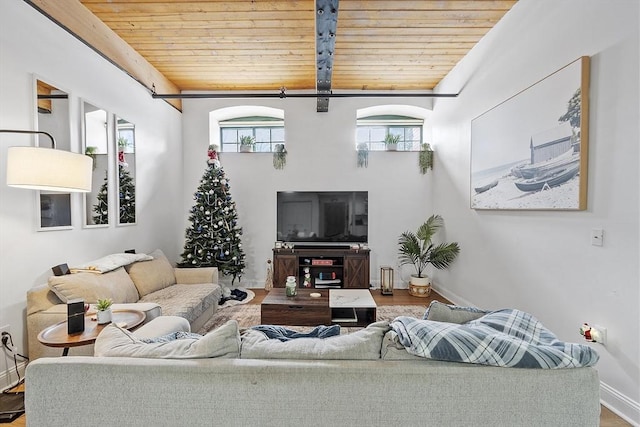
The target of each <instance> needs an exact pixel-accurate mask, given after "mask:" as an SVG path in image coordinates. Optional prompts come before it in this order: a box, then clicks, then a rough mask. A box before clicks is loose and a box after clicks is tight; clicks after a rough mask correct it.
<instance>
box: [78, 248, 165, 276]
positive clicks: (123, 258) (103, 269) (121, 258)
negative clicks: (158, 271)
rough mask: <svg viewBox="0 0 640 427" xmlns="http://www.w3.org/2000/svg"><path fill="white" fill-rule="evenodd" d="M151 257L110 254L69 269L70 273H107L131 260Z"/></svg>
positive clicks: (150, 258)
mask: <svg viewBox="0 0 640 427" xmlns="http://www.w3.org/2000/svg"><path fill="white" fill-rule="evenodd" d="M152 259H153V257H152V256H150V255H147V254H128V253H121V254H111V255H107V256H105V257H102V258H100V259H97V260H95V261H91V262H87V263H84V264H82V265H79V266H77V267H71V268H70V269H69V270H70V271H71V272H72V273H107V272H109V271H112V270H115V269H116V268H120V267H124V266H125V265H129V264H131V263H133V262H137V261H151V260H152Z"/></svg>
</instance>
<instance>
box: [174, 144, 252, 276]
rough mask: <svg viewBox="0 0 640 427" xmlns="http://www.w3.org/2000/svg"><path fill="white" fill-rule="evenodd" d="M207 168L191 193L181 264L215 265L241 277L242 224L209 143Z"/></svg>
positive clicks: (213, 148) (242, 263) (222, 272)
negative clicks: (191, 201) (188, 224)
mask: <svg viewBox="0 0 640 427" xmlns="http://www.w3.org/2000/svg"><path fill="white" fill-rule="evenodd" d="M208 156H209V159H208V161H207V168H206V170H205V172H204V175H203V176H202V180H200V185H199V186H198V189H197V190H196V192H195V193H194V195H193V198H194V200H195V204H194V206H193V207H192V208H191V211H190V215H189V222H190V223H191V226H190V227H189V228H187V230H186V237H185V239H186V242H185V245H184V252H183V253H182V261H181V262H180V263H178V265H179V266H180V267H218V270H219V271H220V273H221V274H225V275H231V276H233V279H232V282H231V283H233V282H235V280H236V278H238V279H240V278H241V277H242V272H243V270H244V267H245V264H244V260H245V255H244V251H243V249H242V242H241V240H240V236H242V228H241V227H240V226H239V225H238V214H237V212H236V205H235V202H234V201H233V200H231V193H230V190H229V180H228V179H227V178H226V177H225V175H224V170H223V169H222V167H221V166H220V162H219V161H218V154H217V152H216V149H215V146H213V145H212V146H209V152H208Z"/></svg>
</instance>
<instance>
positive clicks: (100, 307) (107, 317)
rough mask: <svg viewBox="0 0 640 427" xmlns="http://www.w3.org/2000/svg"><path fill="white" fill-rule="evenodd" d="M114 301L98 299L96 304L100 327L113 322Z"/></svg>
mask: <svg viewBox="0 0 640 427" xmlns="http://www.w3.org/2000/svg"><path fill="white" fill-rule="evenodd" d="M112 304H113V300H112V299H111V298H105V299H98V301H97V303H96V310H97V311H96V317H97V319H98V325H104V324H105V323H109V322H111V305H112Z"/></svg>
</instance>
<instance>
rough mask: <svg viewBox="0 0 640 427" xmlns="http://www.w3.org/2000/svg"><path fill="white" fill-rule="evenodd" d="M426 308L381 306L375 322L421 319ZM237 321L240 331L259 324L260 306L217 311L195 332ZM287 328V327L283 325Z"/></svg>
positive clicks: (419, 306)
mask: <svg viewBox="0 0 640 427" xmlns="http://www.w3.org/2000/svg"><path fill="white" fill-rule="evenodd" d="M426 309H427V307H426V306H422V305H383V306H379V307H378V309H377V310H376V312H377V320H378V321H381V320H389V321H391V320H393V319H395V318H396V317H398V316H410V317H416V318H422V315H423V314H424V312H425V310H426ZM232 319H234V320H237V321H238V325H239V326H240V329H247V328H250V327H251V326H255V325H259V324H260V305H259V304H246V305H235V306H232V307H227V308H225V309H224V310H218V311H216V313H215V314H214V315H213V317H212V318H211V320H209V321H208V322H207V323H206V324H205V325H204V326H203V327H202V329H201V330H200V331H197V332H198V333H199V334H205V333H207V332H208V331H210V330H213V329H215V328H217V327H218V326H221V325H223V324H225V323H226V322H227V321H229V320H232ZM284 326H287V325H284ZM291 329H294V330H299V331H305V330H308V329H312V328H311V327H304V326H291ZM341 329H342V331H343V332H345V333H349V332H351V331H355V330H357V329H360V328H353V327H349V328H346V327H343V328H341Z"/></svg>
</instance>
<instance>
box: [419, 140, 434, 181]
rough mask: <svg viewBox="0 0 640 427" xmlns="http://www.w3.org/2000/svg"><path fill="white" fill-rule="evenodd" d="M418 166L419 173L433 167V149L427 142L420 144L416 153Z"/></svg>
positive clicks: (423, 172)
mask: <svg viewBox="0 0 640 427" xmlns="http://www.w3.org/2000/svg"><path fill="white" fill-rule="evenodd" d="M418 166H419V167H420V173H421V174H422V175H424V174H425V173H427V171H428V170H429V169H433V150H432V149H431V146H430V145H429V144H427V143H424V144H421V145H420V153H419V154H418Z"/></svg>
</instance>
